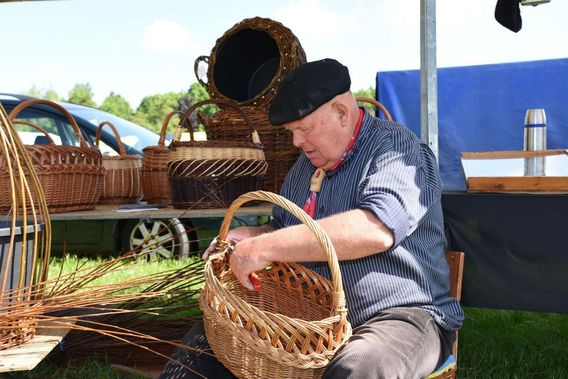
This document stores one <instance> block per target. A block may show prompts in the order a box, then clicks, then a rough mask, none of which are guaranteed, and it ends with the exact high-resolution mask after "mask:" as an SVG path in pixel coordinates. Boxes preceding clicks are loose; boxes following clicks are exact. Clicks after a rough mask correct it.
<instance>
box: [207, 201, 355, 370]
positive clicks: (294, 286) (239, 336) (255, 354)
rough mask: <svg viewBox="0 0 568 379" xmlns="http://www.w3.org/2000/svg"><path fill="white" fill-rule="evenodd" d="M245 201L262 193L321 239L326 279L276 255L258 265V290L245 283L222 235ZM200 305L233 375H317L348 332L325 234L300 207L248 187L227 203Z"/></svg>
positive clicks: (217, 352) (335, 267) (336, 270)
mask: <svg viewBox="0 0 568 379" xmlns="http://www.w3.org/2000/svg"><path fill="white" fill-rule="evenodd" d="M248 201H268V202H271V203H273V204H276V205H279V206H281V207H283V208H284V209H286V210H288V211H290V212H291V213H292V214H294V215H295V216H296V217H298V218H299V219H300V220H301V221H302V222H303V223H304V224H305V225H306V226H307V227H308V228H309V229H310V230H311V231H312V232H313V233H314V236H315V237H316V238H317V239H318V241H319V242H320V245H321V246H322V248H323V250H324V252H325V254H326V257H327V261H328V264H329V267H330V273H331V281H330V280H328V279H326V278H323V277H321V276H320V275H318V274H316V273H315V272H313V271H311V270H309V269H307V268H305V267H303V266H301V265H299V264H295V263H280V262H275V263H273V264H272V265H271V266H270V268H269V269H266V270H264V271H261V272H258V273H257V274H258V275H259V278H260V282H261V288H260V290H259V291H249V290H247V289H245V288H244V287H243V286H242V285H241V284H240V283H239V282H238V280H237V279H236V278H235V277H234V275H233V274H232V272H231V270H230V267H229V264H228V258H229V254H230V251H231V243H229V242H228V241H226V236H227V233H228V230H229V227H230V224H231V221H232V218H233V216H234V215H235V213H236V211H237V210H238V209H239V207H241V206H242V205H243V204H244V203H246V202H248ZM200 306H201V308H202V310H203V315H204V323H205V332H206V335H207V340H208V342H209V344H210V345H211V347H212V349H213V351H214V353H215V356H216V357H217V359H219V360H220V361H221V362H222V363H223V364H224V365H225V366H226V367H227V368H228V369H229V370H231V372H232V373H233V374H234V375H236V376H237V377H239V378H259V379H260V378H319V377H321V375H322V373H323V370H324V369H325V366H326V365H327V364H328V363H329V362H330V361H331V359H332V358H333V356H334V355H335V353H336V352H337V350H338V349H339V348H340V347H341V346H342V345H343V344H344V343H345V342H346V341H347V339H348V338H349V337H350V335H351V326H350V324H349V322H348V321H347V309H346V307H345V295H344V292H343V286H342V283H341V273H340V271H339V262H338V261H337V256H336V254H335V250H334V248H333V245H332V244H331V241H330V239H329V237H328V236H327V235H326V234H325V232H323V230H322V229H321V228H320V227H319V225H317V224H316V223H315V222H314V221H313V220H312V219H311V218H310V217H309V216H308V215H306V214H305V212H303V211H302V210H301V209H300V208H299V207H297V206H296V205H295V204H293V203H291V202H290V201H288V200H286V199H284V198H282V197H280V196H278V195H276V194H273V193H269V192H263V191H257V192H251V193H247V194H245V195H242V196H240V197H239V198H238V199H237V200H235V201H234V202H233V204H231V206H230V207H229V210H228V211H227V214H226V216H225V219H224V220H223V223H222V225H221V230H220V232H219V238H218V244H217V248H216V251H215V253H214V254H213V255H212V256H211V257H210V258H209V260H208V261H207V262H206V264H205V285H204V288H203V291H202V293H201V297H200Z"/></svg>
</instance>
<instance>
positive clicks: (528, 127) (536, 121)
mask: <svg viewBox="0 0 568 379" xmlns="http://www.w3.org/2000/svg"><path fill="white" fill-rule="evenodd" d="M524 150H525V151H535V150H546V114H545V113H544V109H527V113H526V115H525V144H524Z"/></svg>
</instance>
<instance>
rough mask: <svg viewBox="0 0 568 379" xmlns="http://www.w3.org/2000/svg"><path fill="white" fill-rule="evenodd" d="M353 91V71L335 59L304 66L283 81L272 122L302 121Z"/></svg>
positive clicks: (270, 115) (270, 113)
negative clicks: (328, 103)
mask: <svg viewBox="0 0 568 379" xmlns="http://www.w3.org/2000/svg"><path fill="white" fill-rule="evenodd" d="M350 87H351V78H350V77H349V70H348V69H347V67H345V66H344V65H342V64H341V63H339V62H338V61H336V60H335V59H330V58H326V59H322V60H319V61H314V62H309V63H304V64H302V65H300V66H298V67H296V68H295V69H294V70H292V71H290V72H289V73H288V75H286V76H285V77H284V79H282V82H281V83H280V85H279V87H278V92H277V94H276V97H275V98H274V99H273V100H272V103H271V104H270V107H269V108H268V120H269V121H270V123H271V124H273V125H282V124H285V123H287V122H291V121H295V120H299V119H301V118H303V117H305V116H307V115H309V114H310V113H312V112H313V111H315V110H316V109H317V108H318V107H319V106H320V105H323V104H325V103H327V102H328V101H329V100H331V99H333V98H334V97H335V96H337V95H340V94H342V93H345V92H347V91H349V88H350Z"/></svg>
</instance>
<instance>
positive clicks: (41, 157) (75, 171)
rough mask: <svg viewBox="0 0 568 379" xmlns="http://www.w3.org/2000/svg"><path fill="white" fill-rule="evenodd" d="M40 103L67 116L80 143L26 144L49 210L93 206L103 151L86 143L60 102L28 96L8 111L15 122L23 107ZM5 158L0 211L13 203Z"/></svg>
mask: <svg viewBox="0 0 568 379" xmlns="http://www.w3.org/2000/svg"><path fill="white" fill-rule="evenodd" d="M38 104H43V105H46V106H51V107H53V108H55V109H56V110H58V111H59V112H60V113H61V114H63V116H64V117H65V118H66V119H67V121H68V122H69V124H70V125H71V127H72V129H73V133H74V134H75V137H76V138H77V141H78V142H79V146H70V145H55V144H51V143H49V144H45V145H26V151H27V153H28V154H29V156H30V159H31V162H32V164H33V167H34V169H35V170H36V173H37V176H38V178H39V181H40V183H41V186H42V188H43V192H44V194H45V200H46V202H47V205H48V208H49V211H50V212H51V213H57V212H70V211H78V210H87V209H93V208H95V205H96V204H97V202H98V200H99V196H100V193H101V181H102V179H103V175H104V169H103V167H102V155H101V153H100V151H99V149H97V148H96V147H92V146H89V145H88V144H87V142H86V141H85V139H84V138H83V135H82V134H81V132H80V130H79V126H78V125H77V122H76V121H75V119H74V118H73V116H71V114H70V113H69V112H67V110H65V108H63V107H62V106H61V105H59V104H57V103H55V102H53V101H50V100H45V99H29V100H26V101H23V102H21V103H20V104H18V105H17V106H16V107H15V108H14V109H13V110H12V112H11V113H10V115H9V118H10V121H12V122H14V121H15V120H16V119H17V116H18V115H19V114H20V112H22V111H23V110H24V109H26V108H28V107H30V106H33V105H38ZM5 165H6V162H5V161H4V160H3V159H0V212H7V211H9V210H10V209H11V207H12V199H11V198H10V197H9V195H8V194H9V193H10V191H9V188H8V187H6V186H8V185H9V182H8V181H7V180H6V178H7V171H6V166H5Z"/></svg>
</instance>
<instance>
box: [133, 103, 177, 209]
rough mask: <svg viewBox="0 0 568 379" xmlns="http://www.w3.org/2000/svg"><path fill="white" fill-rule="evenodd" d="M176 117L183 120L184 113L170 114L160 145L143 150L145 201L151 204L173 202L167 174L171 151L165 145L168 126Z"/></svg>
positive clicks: (165, 120)
mask: <svg viewBox="0 0 568 379" xmlns="http://www.w3.org/2000/svg"><path fill="white" fill-rule="evenodd" d="M174 116H178V117H180V119H181V117H182V116H183V112H181V111H172V112H170V113H168V115H167V116H166V118H165V119H164V122H163V123H162V129H161V130H160V139H159V140H158V145H156V146H146V147H145V148H144V149H142V153H143V159H142V192H143V193H144V200H146V202H148V203H149V204H169V203H170V202H171V193H170V185H169V183H168V172H167V165H168V159H169V156H170V149H169V148H168V147H167V146H166V145H165V141H166V131H167V129H168V125H169V123H170V121H171V119H172V118H173V117H174Z"/></svg>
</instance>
